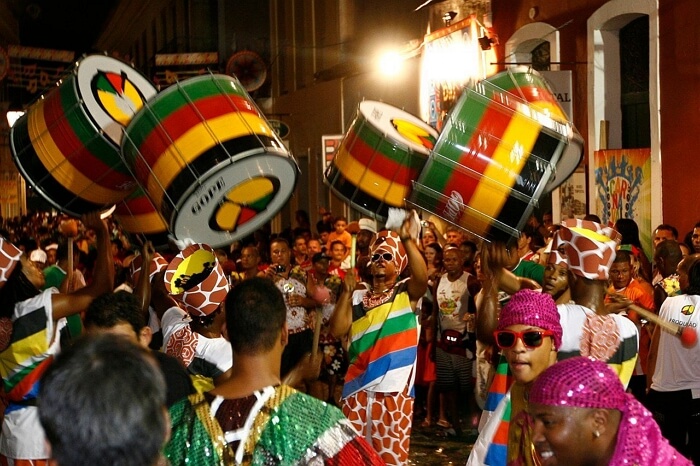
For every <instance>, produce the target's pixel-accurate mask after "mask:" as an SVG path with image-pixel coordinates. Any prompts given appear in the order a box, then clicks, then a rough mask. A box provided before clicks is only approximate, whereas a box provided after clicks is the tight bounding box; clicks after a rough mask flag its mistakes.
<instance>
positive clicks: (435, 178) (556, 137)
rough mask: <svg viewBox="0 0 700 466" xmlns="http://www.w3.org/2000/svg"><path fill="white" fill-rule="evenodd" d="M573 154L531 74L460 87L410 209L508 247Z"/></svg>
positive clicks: (567, 133)
mask: <svg viewBox="0 0 700 466" xmlns="http://www.w3.org/2000/svg"><path fill="white" fill-rule="evenodd" d="M499 85H502V86H505V87H507V88H508V90H506V89H504V88H503V87H500V86H499ZM523 97H524V98H523ZM526 99H527V100H526ZM581 151H582V142H581V138H580V136H579V135H578V133H577V132H576V130H575V128H574V127H573V126H572V125H571V124H570V123H568V122H567V120H566V117H565V115H564V112H563V111H561V109H560V108H559V105H558V104H557V102H556V99H555V98H554V96H553V95H552V93H551V91H550V90H549V88H548V87H547V85H546V83H545V82H544V80H543V79H542V78H541V77H540V76H539V75H538V74H536V73H535V72H527V73H525V74H518V73H515V74H514V73H512V72H505V73H501V74H499V75H496V76H494V77H492V78H490V79H487V80H484V81H481V82H479V83H478V84H477V85H476V86H474V88H468V89H465V91H464V93H463V94H462V96H461V97H460V99H459V101H458V102H457V104H456V105H455V107H454V108H453V109H452V111H451V112H450V114H449V115H448V119H447V121H446V124H445V127H444V129H443V131H442V133H441V134H440V137H439V138H438V140H437V143H436V145H435V149H434V151H433V153H432V154H431V156H430V159H429V160H428V162H427V163H426V165H425V168H424V169H423V171H422V172H421V175H420V177H419V178H418V180H417V181H416V183H415V185H414V187H413V192H412V195H411V198H410V203H411V204H413V205H415V206H418V207H420V208H422V209H424V210H427V211H429V212H432V213H434V214H436V215H437V216H439V217H440V218H442V219H444V220H447V221H449V222H451V223H453V224H455V225H457V226H460V227H462V228H464V229H466V230H468V231H470V232H472V233H473V234H475V235H478V236H479V237H481V238H484V239H486V240H489V241H508V240H510V239H511V238H517V237H518V236H519V234H520V230H521V229H522V227H523V226H524V225H525V222H526V221H527V219H528V217H529V216H530V215H531V213H532V210H533V209H534V207H535V206H536V205H537V202H538V200H539V198H540V196H541V195H542V194H543V193H545V192H546V190H547V189H551V186H552V184H555V183H561V182H563V181H564V179H561V180H556V178H554V180H553V178H552V176H553V175H554V174H555V173H557V174H558V172H559V170H558V168H557V164H558V163H559V161H560V159H561V158H562V157H563V156H565V157H568V158H573V159H575V160H576V163H575V164H574V169H575V166H576V165H578V161H579V160H580V157H581ZM567 170H568V168H567ZM572 171H573V170H572ZM569 174H570V173H569ZM569 174H567V175H566V176H568V175H569Z"/></svg>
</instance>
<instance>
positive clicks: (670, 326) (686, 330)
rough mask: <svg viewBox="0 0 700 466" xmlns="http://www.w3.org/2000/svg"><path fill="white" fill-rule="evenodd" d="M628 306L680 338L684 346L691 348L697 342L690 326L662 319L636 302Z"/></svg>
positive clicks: (695, 334) (694, 332) (696, 334)
mask: <svg viewBox="0 0 700 466" xmlns="http://www.w3.org/2000/svg"><path fill="white" fill-rule="evenodd" d="M628 308H629V309H631V310H633V311H634V312H636V313H637V314H639V315H640V316H642V317H644V318H645V319H646V320H648V321H650V322H653V323H655V324H657V325H658V326H660V327H661V328H662V329H664V330H666V331H667V332H668V333H670V334H672V335H675V336H677V337H678V338H680V339H681V344H682V345H683V346H685V347H686V348H691V347H693V346H695V344H696V343H697V342H698V333H697V332H696V331H695V329H694V328H692V327H684V326H682V325H678V324H674V323H673V322H669V321H668V320H664V319H662V318H661V317H659V316H658V315H656V314H654V313H653V312H651V311H647V310H646V309H644V308H643V307H639V306H637V305H636V304H630V305H629V306H628Z"/></svg>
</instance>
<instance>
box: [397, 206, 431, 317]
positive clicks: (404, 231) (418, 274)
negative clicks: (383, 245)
mask: <svg viewBox="0 0 700 466" xmlns="http://www.w3.org/2000/svg"><path fill="white" fill-rule="evenodd" d="M409 230H410V217H409V218H406V220H404V222H403V224H402V225H401V230H400V231H399V238H400V239H401V242H402V243H403V247H404V249H406V254H407V255H408V266H409V267H410V269H411V279H410V280H409V281H408V296H409V298H410V299H411V304H412V305H413V307H414V308H415V306H416V303H417V302H418V300H419V299H420V298H422V297H423V295H424V294H425V292H426V290H427V289H428V266H427V265H425V260H424V259H423V256H422V255H421V253H420V251H419V250H418V246H417V245H416V241H415V239H414V238H412V237H411V233H410V231H409Z"/></svg>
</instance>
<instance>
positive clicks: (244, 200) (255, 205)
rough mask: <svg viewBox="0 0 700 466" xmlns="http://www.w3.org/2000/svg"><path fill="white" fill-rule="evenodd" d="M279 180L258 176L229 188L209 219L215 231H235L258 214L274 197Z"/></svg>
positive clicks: (277, 190)
mask: <svg viewBox="0 0 700 466" xmlns="http://www.w3.org/2000/svg"><path fill="white" fill-rule="evenodd" d="M279 189H280V181H279V179H277V178H276V177H273V176H258V177H255V178H251V179H248V180H245V181H243V182H242V183H239V184H237V185H236V186H234V187H233V188H231V190H229V191H228V192H227V193H226V195H225V196H224V197H223V199H222V200H221V201H220V202H219V206H218V207H217V208H216V209H215V210H214V213H213V214H212V216H211V218H210V219H209V227H210V228H211V229H212V230H216V231H228V232H235V231H236V230H237V229H238V228H239V227H241V226H243V225H244V224H246V223H248V222H249V221H250V220H252V219H253V218H255V217H257V216H258V215H259V214H261V213H263V212H265V210H266V209H267V206H268V205H270V203H271V202H272V201H273V200H274V199H275V196H277V193H278V192H279Z"/></svg>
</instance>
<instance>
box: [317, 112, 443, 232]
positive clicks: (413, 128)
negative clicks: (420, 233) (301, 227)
mask: <svg viewBox="0 0 700 466" xmlns="http://www.w3.org/2000/svg"><path fill="white" fill-rule="evenodd" d="M436 139H437V132H436V131H435V130H434V129H433V128H431V127H430V126H428V125H427V124H426V123H424V122H423V121H421V120H420V119H418V118H416V117H415V116H413V115H411V114H409V113H406V112H404V111H403V110H400V109H398V108H396V107H392V106H391V105H388V104H385V103H382V102H375V101H369V100H367V101H364V102H362V103H360V106H359V109H358V111H357V115H356V117H355V120H354V121H353V123H352V125H351V126H350V128H349V129H348V131H347V133H346V134H345V137H344V138H343V140H342V142H341V143H340V146H339V147H338V152H337V153H336V155H335V157H334V158H333V161H332V162H331V164H330V165H329V166H328V168H327V169H326V172H325V181H326V183H327V184H328V185H329V187H330V188H331V189H332V190H333V192H335V193H336V194H337V195H338V196H339V197H341V198H343V199H344V200H346V201H347V202H349V203H350V204H351V205H352V206H354V207H355V208H357V209H358V210H360V211H362V212H363V213H365V214H367V215H370V216H373V217H380V218H383V217H386V215H387V212H388V209H389V207H403V206H404V202H405V198H407V197H408V195H409V193H410V190H411V182H412V181H413V180H415V179H416V178H417V177H418V174H419V173H420V172H421V170H422V169H423V166H424V165H425V162H426V160H427V159H428V154H429V151H430V149H431V148H432V147H433V144H434V143H435V140H436Z"/></svg>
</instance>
